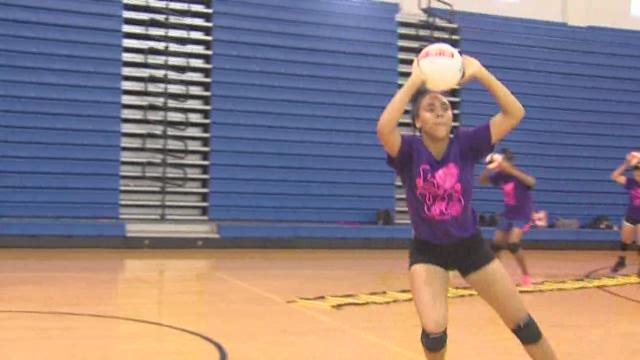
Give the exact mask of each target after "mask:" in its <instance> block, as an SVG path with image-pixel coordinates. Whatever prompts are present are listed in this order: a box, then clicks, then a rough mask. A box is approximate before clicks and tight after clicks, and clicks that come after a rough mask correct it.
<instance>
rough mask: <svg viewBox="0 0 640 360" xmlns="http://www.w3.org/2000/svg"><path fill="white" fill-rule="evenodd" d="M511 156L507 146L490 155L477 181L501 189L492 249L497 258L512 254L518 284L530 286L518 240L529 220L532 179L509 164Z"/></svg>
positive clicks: (533, 180)
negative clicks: (500, 203) (519, 276)
mask: <svg viewBox="0 0 640 360" xmlns="http://www.w3.org/2000/svg"><path fill="white" fill-rule="evenodd" d="M514 158H515V156H514V155H513V153H512V152H511V151H510V150H509V149H507V148H504V149H502V150H501V154H490V155H489V156H488V157H487V160H489V161H487V162H488V164H487V167H486V168H485V169H484V171H483V172H482V174H480V184H483V185H486V184H493V185H494V186H497V187H500V188H501V189H502V193H503V200H504V211H503V212H502V214H500V220H499V221H498V226H497V229H496V233H495V235H494V239H493V244H492V248H493V250H494V251H495V252H496V254H497V255H498V257H499V258H501V259H502V254H504V250H508V251H509V252H510V253H511V254H513V257H514V258H515V259H516V262H517V263H518V267H520V271H521V272H522V279H521V280H520V285H522V286H530V285H531V276H530V275H529V269H527V262H526V261H525V259H524V255H523V254H522V250H521V245H520V239H521V238H522V234H523V233H524V232H526V231H527V230H528V229H529V223H530V222H531V189H532V188H533V186H534V185H535V184H536V178H534V177H533V176H531V175H529V174H527V173H526V172H524V171H522V170H521V169H518V168H517V167H516V166H515V165H514V164H513V160H514Z"/></svg>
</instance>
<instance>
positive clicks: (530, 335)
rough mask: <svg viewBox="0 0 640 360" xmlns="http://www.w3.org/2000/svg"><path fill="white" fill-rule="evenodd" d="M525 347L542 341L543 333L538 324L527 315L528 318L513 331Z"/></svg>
mask: <svg viewBox="0 0 640 360" xmlns="http://www.w3.org/2000/svg"><path fill="white" fill-rule="evenodd" d="M511 331H512V332H513V333H514V334H515V335H516V337H517V338H518V340H520V342H521V343H522V344H523V345H533V344H536V343H537V342H538V341H540V339H542V332H541V331H540V328H539V327H538V324H537V323H536V321H535V320H533V318H532V317H531V315H528V314H527V318H526V319H525V320H524V321H522V322H521V323H520V324H518V326H516V328H515V329H512V330H511Z"/></svg>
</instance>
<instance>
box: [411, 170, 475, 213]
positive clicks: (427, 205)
mask: <svg viewBox="0 0 640 360" xmlns="http://www.w3.org/2000/svg"><path fill="white" fill-rule="evenodd" d="M419 172H420V175H419V176H418V178H416V193H417V195H418V198H420V199H421V200H422V201H423V202H424V215H425V216H426V217H428V218H433V219H438V220H446V219H449V218H451V217H454V216H458V215H460V213H461V212H462V208H463V207H464V199H463V198H462V185H460V181H459V179H458V176H459V175H460V169H458V166H456V165H455V164H453V163H449V164H447V165H445V166H444V167H442V168H440V169H439V170H438V171H436V172H435V174H433V173H432V172H431V167H429V165H422V166H420V169H419Z"/></svg>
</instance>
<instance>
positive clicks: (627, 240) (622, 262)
mask: <svg viewBox="0 0 640 360" xmlns="http://www.w3.org/2000/svg"><path fill="white" fill-rule="evenodd" d="M628 168H633V175H632V176H631V177H627V176H624V172H625V171H626V170H627V169H628ZM611 180H613V181H615V182H617V183H618V184H620V185H623V186H624V188H625V189H627V191H629V206H628V207H627V211H626V213H625V214H624V219H623V220H622V228H621V229H620V240H621V242H620V250H621V251H622V254H621V255H620V256H619V257H618V260H617V261H616V263H615V264H614V265H613V266H612V267H611V272H612V273H617V272H618V271H620V270H622V269H624V267H625V266H626V265H627V262H626V256H625V253H626V251H627V250H628V248H629V246H630V245H632V244H633V241H634V240H636V241H638V242H640V152H631V153H629V154H628V155H627V158H626V159H625V161H624V163H622V164H621V165H620V166H618V167H617V168H616V169H615V170H613V172H612V173H611ZM638 254H639V255H640V250H639V252H638ZM638 276H640V267H638Z"/></svg>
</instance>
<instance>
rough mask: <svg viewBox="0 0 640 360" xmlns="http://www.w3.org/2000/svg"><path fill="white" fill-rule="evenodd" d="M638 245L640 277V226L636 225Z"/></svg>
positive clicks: (639, 271)
mask: <svg viewBox="0 0 640 360" xmlns="http://www.w3.org/2000/svg"><path fill="white" fill-rule="evenodd" d="M636 245H637V246H638V272H637V273H636V275H638V276H640V224H638V225H636Z"/></svg>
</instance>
